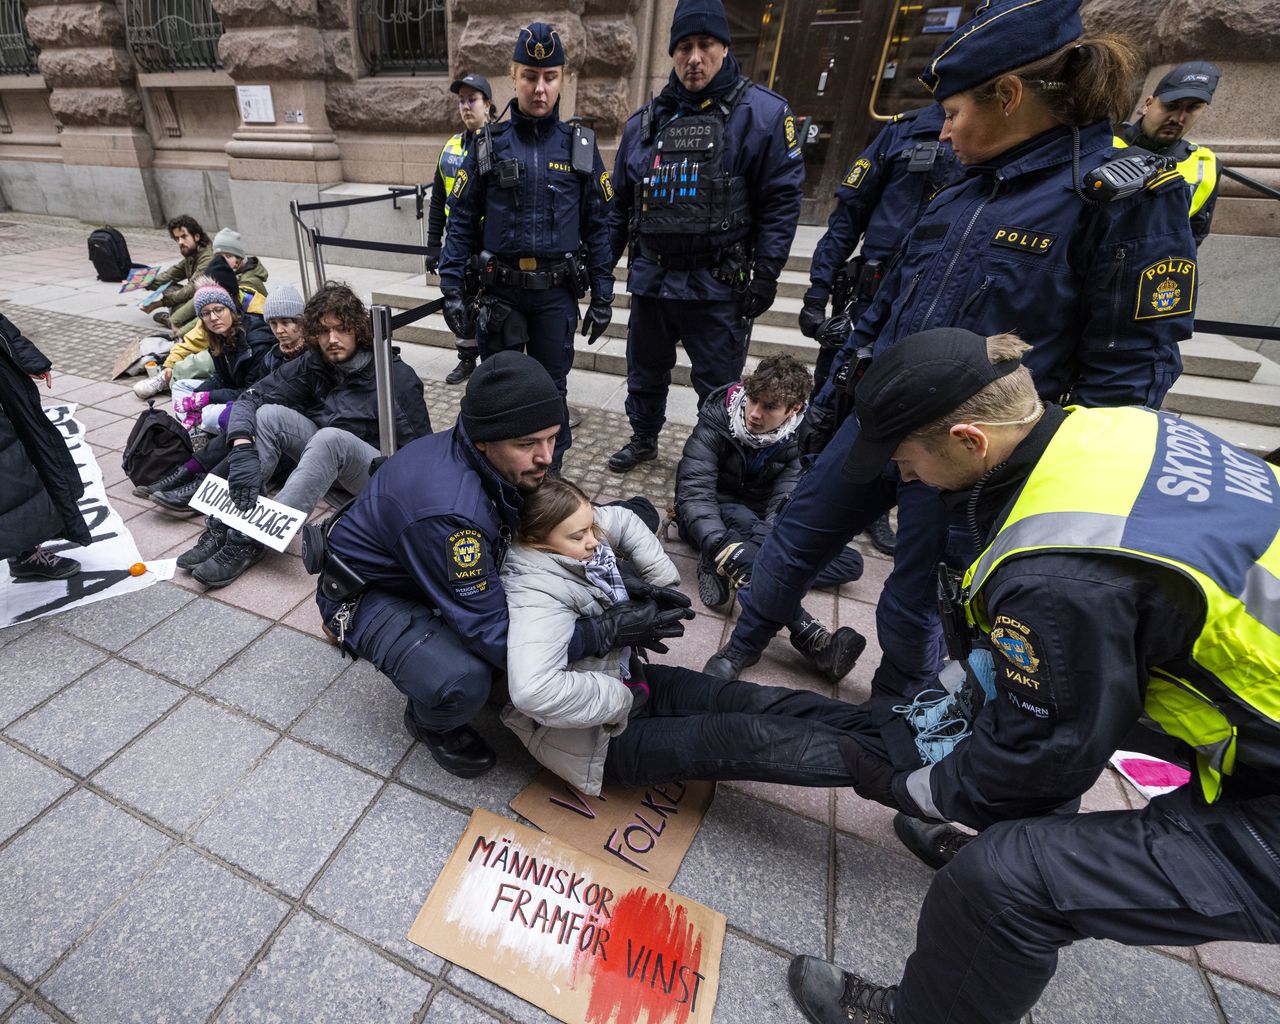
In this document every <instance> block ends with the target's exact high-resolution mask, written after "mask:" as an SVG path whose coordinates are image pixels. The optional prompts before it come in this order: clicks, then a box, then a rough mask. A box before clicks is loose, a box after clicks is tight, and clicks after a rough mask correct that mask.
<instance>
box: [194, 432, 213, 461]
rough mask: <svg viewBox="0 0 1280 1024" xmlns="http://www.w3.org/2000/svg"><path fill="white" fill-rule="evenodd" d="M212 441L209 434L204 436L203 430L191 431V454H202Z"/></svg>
mask: <svg viewBox="0 0 1280 1024" xmlns="http://www.w3.org/2000/svg"><path fill="white" fill-rule="evenodd" d="M212 440H213V436H212V435H211V434H206V433H205V432H204V431H203V430H198V429H197V430H193V431H191V454H192V455H195V454H196V453H197V452H202V451H204V450H205V449H206V448H208V447H209V442H210V441H212Z"/></svg>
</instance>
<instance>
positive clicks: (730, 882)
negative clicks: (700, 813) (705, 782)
mask: <svg viewBox="0 0 1280 1024" xmlns="http://www.w3.org/2000/svg"><path fill="white" fill-rule="evenodd" d="M827 836H828V832H827V829H826V828H824V827H822V826H820V825H817V824H815V823H814V822H811V821H806V820H804V819H802V818H798V817H796V816H795V815H794V814H788V813H787V812H786V811H782V810H779V809H778V808H776V807H771V806H770V805H768V804H764V803H760V802H759V801H757V800H752V799H750V798H749V797H746V796H743V795H742V794H740V793H735V792H733V791H732V790H728V789H724V788H721V789H720V790H719V791H718V792H717V793H716V798H715V801H714V802H713V803H712V805H711V810H710V811H708V812H707V816H706V818H705V819H704V820H703V822H702V828H700V829H699V830H698V837H697V838H696V839H695V840H694V841H693V846H691V847H690V848H689V853H688V855H687V856H686V857H685V859H684V864H682V865H681V867H680V872H679V873H678V874H677V875H676V878H675V882H674V883H673V884H672V886H671V888H673V889H674V890H675V891H676V892H678V893H681V894H682V895H685V896H688V897H690V898H691V899H695V900H697V901H698V902H699V903H705V904H706V905H707V906H709V907H712V908H714V909H715V910H718V911H720V912H721V913H722V914H724V915H725V916H726V917H727V918H728V919H729V923H730V924H732V925H735V926H736V927H738V928H740V929H742V930H743V931H744V932H747V933H748V934H751V935H754V936H756V937H757V938H761V939H764V940H765V941H767V942H771V943H773V944H774V945H776V946H781V947H782V948H783V949H788V950H791V952H793V953H812V954H814V955H818V956H820V955H822V954H823V953H824V952H825V950H826V944H827V943H826V936H827V929H826V918H827Z"/></svg>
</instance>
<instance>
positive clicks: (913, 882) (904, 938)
mask: <svg viewBox="0 0 1280 1024" xmlns="http://www.w3.org/2000/svg"><path fill="white" fill-rule="evenodd" d="M931 881H933V872H932V871H930V870H929V869H928V868H927V867H925V866H924V865H923V864H917V863H916V862H915V861H914V860H912V859H910V858H907V857H899V856H896V855H895V854H892V853H887V852H886V851H884V850H882V849H880V848H878V847H875V846H869V845H868V844H866V843H863V842H860V841H859V840H857V839H852V838H850V837H848V836H841V835H837V836H836V913H835V962H836V963H838V964H839V965H840V966H841V967H843V968H844V969H845V970H848V971H853V972H854V973H856V974H860V975H862V977H864V978H866V979H867V980H868V981H870V982H873V983H875V984H877V985H896V984H897V983H898V980H899V979H900V978H901V977H902V970H903V967H904V966H905V965H906V962H907V957H908V956H910V955H911V951H912V950H913V949H915V947H916V919H917V918H918V917H919V916H920V904H921V902H922V901H923V900H924V894H925V892H926V891H927V890H928V888H929V883H930V882H931Z"/></svg>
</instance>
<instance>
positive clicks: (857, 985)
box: [787, 956, 898, 1024]
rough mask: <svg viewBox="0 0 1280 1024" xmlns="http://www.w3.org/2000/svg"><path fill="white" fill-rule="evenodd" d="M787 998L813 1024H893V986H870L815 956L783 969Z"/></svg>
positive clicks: (799, 960)
mask: <svg viewBox="0 0 1280 1024" xmlns="http://www.w3.org/2000/svg"><path fill="white" fill-rule="evenodd" d="M787 985H788V986H790V988H791V998H793V999H794V1000H795V1001H796V1005H797V1006H799V1007H800V1009H801V1010H802V1011H803V1012H804V1015H805V1016H806V1017H808V1018H809V1020H811V1021H813V1024H850V1022H851V1021H857V1022H858V1024H896V1022H897V1020H898V1018H897V1016H896V1015H895V1014H894V1005H893V1004H894V1000H895V998H896V997H897V994H898V986H897V985H888V986H884V985H872V984H871V983H870V982H867V981H864V980H863V979H862V978H859V977H858V976H857V975H856V974H850V973H849V972H848V971H842V970H840V968H839V967H837V966H836V965H835V964H830V963H827V961H825V960H819V959H818V958H817V957H816V956H798V957H796V958H795V959H794V960H792V961H791V966H790V967H788V968H787Z"/></svg>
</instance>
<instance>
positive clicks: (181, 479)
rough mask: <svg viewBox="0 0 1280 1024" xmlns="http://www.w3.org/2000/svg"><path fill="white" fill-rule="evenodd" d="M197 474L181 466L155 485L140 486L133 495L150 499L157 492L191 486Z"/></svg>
mask: <svg viewBox="0 0 1280 1024" xmlns="http://www.w3.org/2000/svg"><path fill="white" fill-rule="evenodd" d="M196 475H197V474H195V473H193V472H191V470H189V469H187V467H186V466H179V467H178V468H177V469H175V470H174V471H173V472H172V473H168V474H166V475H165V476H162V477H161V478H160V479H159V480H157V481H156V482H155V483H153V484H139V485H138V486H137V487H135V488H134V489H133V493H134V494H136V495H137V496H138V497H139V498H149V497H151V495H153V494H155V493H156V491H167V490H169V489H170V488H173V487H181V486H182V485H183V484H189V483H191V481H192V480H194V479H195V478H196Z"/></svg>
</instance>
